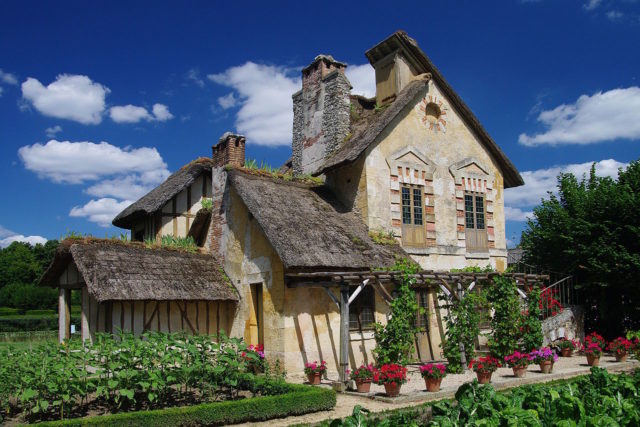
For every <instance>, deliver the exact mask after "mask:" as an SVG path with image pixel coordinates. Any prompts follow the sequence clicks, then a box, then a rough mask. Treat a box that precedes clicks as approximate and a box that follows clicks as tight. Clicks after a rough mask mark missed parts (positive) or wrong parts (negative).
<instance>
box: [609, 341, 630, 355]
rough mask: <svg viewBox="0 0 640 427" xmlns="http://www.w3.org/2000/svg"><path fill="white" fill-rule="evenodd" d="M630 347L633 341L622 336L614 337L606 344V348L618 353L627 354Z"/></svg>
mask: <svg viewBox="0 0 640 427" xmlns="http://www.w3.org/2000/svg"><path fill="white" fill-rule="evenodd" d="M631 348H633V343H632V342H631V341H629V340H628V339H626V338H622V337H618V338H616V339H615V340H613V341H611V342H610V343H609V345H608V346H607V350H609V351H612V352H614V353H615V354H618V355H621V354H627V353H628V352H629V350H630V349H631Z"/></svg>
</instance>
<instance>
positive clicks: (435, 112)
mask: <svg viewBox="0 0 640 427" xmlns="http://www.w3.org/2000/svg"><path fill="white" fill-rule="evenodd" d="M424 114H425V116H426V117H427V120H428V121H429V122H431V123H436V122H437V121H438V119H439V118H440V116H442V110H441V109H440V107H439V106H438V104H436V103H435V102H429V103H428V104H427V105H426V107H425V109H424Z"/></svg>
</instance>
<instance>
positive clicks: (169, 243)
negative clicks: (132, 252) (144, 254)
mask: <svg viewBox="0 0 640 427" xmlns="http://www.w3.org/2000/svg"><path fill="white" fill-rule="evenodd" d="M144 244H145V245H146V246H147V247H148V248H154V247H157V246H158V244H157V242H156V239H154V238H147V239H145V241H144ZM160 246H161V247H163V248H169V249H178V250H182V251H186V252H191V253H195V252H198V245H197V244H196V241H195V240H193V237H191V236H187V237H174V236H171V235H168V234H167V235H164V236H162V239H161V240H160Z"/></svg>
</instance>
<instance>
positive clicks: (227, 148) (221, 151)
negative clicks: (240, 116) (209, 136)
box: [212, 132, 246, 167]
mask: <svg viewBox="0 0 640 427" xmlns="http://www.w3.org/2000/svg"><path fill="white" fill-rule="evenodd" d="M245 141H246V138H245V137H244V136H242V135H236V134H234V133H231V132H225V134H224V135H222V136H221V137H220V139H219V140H218V143H217V144H216V145H214V146H213V147H212V149H213V163H214V166H215V167H220V166H226V165H232V166H236V167H242V166H244V144H245Z"/></svg>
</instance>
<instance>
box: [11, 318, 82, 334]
mask: <svg viewBox="0 0 640 427" xmlns="http://www.w3.org/2000/svg"><path fill="white" fill-rule="evenodd" d="M71 323H72V324H74V325H80V317H78V316H71ZM57 329H58V315H57V314H53V315H48V314H44V315H42V314H39V315H27V314H24V315H13V316H3V317H0V332H20V331H55V330H57Z"/></svg>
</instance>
